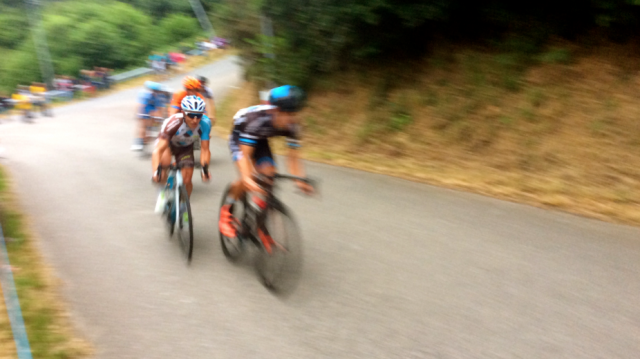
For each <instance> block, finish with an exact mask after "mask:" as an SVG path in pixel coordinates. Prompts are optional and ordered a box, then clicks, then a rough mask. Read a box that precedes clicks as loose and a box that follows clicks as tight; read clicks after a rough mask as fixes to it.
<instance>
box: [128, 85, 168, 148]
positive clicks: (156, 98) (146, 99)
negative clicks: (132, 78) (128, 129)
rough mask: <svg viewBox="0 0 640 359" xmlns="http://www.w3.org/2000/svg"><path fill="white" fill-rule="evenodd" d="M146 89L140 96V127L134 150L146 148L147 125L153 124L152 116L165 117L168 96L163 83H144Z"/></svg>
mask: <svg viewBox="0 0 640 359" xmlns="http://www.w3.org/2000/svg"><path fill="white" fill-rule="evenodd" d="M144 85H145V87H146V88H147V89H146V90H144V91H142V92H141V93H140V95H139V97H138V102H139V104H140V105H139V107H138V113H137V117H138V119H139V121H138V127H137V129H136V134H137V137H136V138H135V139H134V141H133V144H132V145H131V150H132V151H142V150H143V148H144V137H145V132H146V129H147V127H149V126H151V119H150V116H157V117H164V116H163V115H164V113H163V109H164V108H165V107H166V96H165V95H164V90H163V87H162V85H161V84H159V83H157V82H153V81H147V82H145V83H144Z"/></svg>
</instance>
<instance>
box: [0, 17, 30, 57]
mask: <svg viewBox="0 0 640 359" xmlns="http://www.w3.org/2000/svg"><path fill="white" fill-rule="evenodd" d="M27 25H28V22H27V17H26V16H25V14H24V13H23V12H21V11H20V10H18V9H10V8H8V9H6V10H5V11H3V12H2V13H0V47H6V48H9V49H13V48H16V47H17V46H18V45H20V43H22V41H24V39H25V38H26V37H27V36H28V35H29V31H28V26H27Z"/></svg>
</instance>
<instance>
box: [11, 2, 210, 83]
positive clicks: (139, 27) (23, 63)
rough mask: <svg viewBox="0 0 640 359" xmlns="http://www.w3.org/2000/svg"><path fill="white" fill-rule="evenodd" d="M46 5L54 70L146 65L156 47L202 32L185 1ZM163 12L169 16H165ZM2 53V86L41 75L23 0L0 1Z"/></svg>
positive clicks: (46, 27) (44, 12) (45, 23)
mask: <svg viewBox="0 0 640 359" xmlns="http://www.w3.org/2000/svg"><path fill="white" fill-rule="evenodd" d="M127 3H131V4H127ZM43 4H44V6H43V8H42V11H41V13H42V24H43V28H44V30H45V33H46V37H47V43H48V47H49V50H50V53H51V58H52V60H53V63H54V68H55V73H56V74H64V75H73V76H76V75H77V74H78V71H79V70H81V69H91V68H93V66H101V67H108V68H113V69H120V68H126V67H130V66H135V65H142V64H144V62H145V60H146V59H147V56H148V55H149V54H150V53H151V52H152V51H153V50H154V49H158V48H166V47H167V46H168V45H172V44H177V43H179V42H182V41H184V40H188V39H193V38H194V37H195V36H197V35H198V34H201V29H200V25H199V23H198V21H197V20H196V19H195V17H194V16H193V12H192V10H191V6H190V5H189V1H187V0H163V1H155V0H154V1H150V0H149V1H147V0H135V1H114V0H106V1H98V0H68V1H48V2H47V1H43ZM158 4H160V5H162V4H165V5H167V6H166V7H164V8H163V9H165V10H167V12H166V13H165V12H158V11H156V10H157V9H158V8H157V6H159V5H158ZM134 6H135V7H134ZM163 6H164V5H163ZM163 11H164V10H163ZM165 14H168V16H167V17H163V16H164V15H165ZM8 50H11V51H8ZM0 52H1V53H2V54H3V61H2V62H1V63H0V89H5V90H7V91H11V90H12V89H13V88H14V87H15V85H17V84H19V83H23V84H27V83H29V82H31V81H39V80H41V74H40V68H39V64H38V58H37V56H36V52H35V48H34V44H33V39H32V33H31V30H30V27H29V22H28V21H27V16H26V13H25V8H24V4H23V1H22V0H20V1H17V0H0Z"/></svg>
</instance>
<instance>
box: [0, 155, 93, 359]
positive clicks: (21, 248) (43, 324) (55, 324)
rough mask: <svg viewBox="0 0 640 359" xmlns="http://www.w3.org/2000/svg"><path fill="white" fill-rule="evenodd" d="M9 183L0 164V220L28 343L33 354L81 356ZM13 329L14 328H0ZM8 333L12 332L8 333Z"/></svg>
mask: <svg viewBox="0 0 640 359" xmlns="http://www.w3.org/2000/svg"><path fill="white" fill-rule="evenodd" d="M9 191H10V186H9V184H8V181H7V176H6V173H5V172H4V169H3V168H2V167H0V224H1V225H2V229H3V232H4V237H5V238H6V239H7V250H8V252H9V261H10V262H11V265H12V267H13V268H16V270H15V271H14V272H13V275H14V281H15V284H16V290H17V292H18V298H19V301H20V307H21V309H22V316H23V319H24V322H25V326H26V331H27V336H28V338H29V344H30V346H31V351H32V354H33V357H34V358H44V359H47V358H56V359H58V358H73V357H79V356H82V349H79V348H74V346H73V345H70V344H69V343H70V342H71V340H72V338H71V336H70V335H69V334H68V331H66V330H60V328H64V327H65V323H63V322H62V318H63V314H62V313H61V312H60V310H59V309H58V306H57V305H56V303H55V301H52V300H51V298H52V292H53V291H54V288H52V286H51V285H50V284H49V283H48V282H47V280H46V279H45V273H44V268H43V266H42V265H41V263H40V260H39V256H38V254H37V253H36V251H35V248H34V245H33V243H32V238H30V236H29V235H28V233H27V231H26V230H25V223H24V217H23V216H22V215H21V214H20V213H19V212H18V210H17V209H16V208H14V207H13V206H14V204H13V202H12V201H10V200H9V198H10V194H9ZM0 330H3V331H9V332H10V331H11V328H8V327H7V328H0ZM9 337H11V335H10V334H9Z"/></svg>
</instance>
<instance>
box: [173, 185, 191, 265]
mask: <svg viewBox="0 0 640 359" xmlns="http://www.w3.org/2000/svg"><path fill="white" fill-rule="evenodd" d="M178 195H179V196H180V198H179V199H178V219H177V223H176V227H177V229H178V239H179V240H180V247H182V251H183V252H184V254H185V255H186V256H187V261H191V256H192V254H193V217H192V216H191V204H190V203H189V196H188V195H187V189H186V188H185V187H184V186H180V188H179V189H178Z"/></svg>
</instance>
